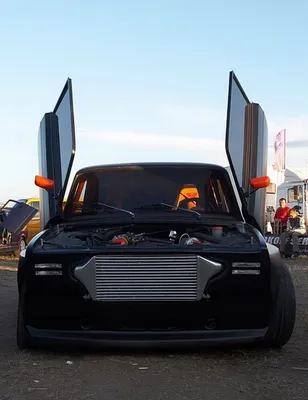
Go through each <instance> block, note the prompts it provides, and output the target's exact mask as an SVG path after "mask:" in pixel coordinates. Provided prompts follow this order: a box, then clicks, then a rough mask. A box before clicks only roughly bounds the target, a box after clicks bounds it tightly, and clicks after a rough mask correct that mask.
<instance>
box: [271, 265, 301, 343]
mask: <svg viewBox="0 0 308 400" xmlns="http://www.w3.org/2000/svg"><path fill="white" fill-rule="evenodd" d="M277 278H278V279H279V284H278V293H277V297H276V301H275V302H274V306H273V310H272V313H271V318H270V323H269V327H268V331H267V334H266V336H265V342H266V343H267V344H268V345H270V346H271V347H273V348H280V347H283V346H284V345H285V344H287V343H288V341H289V340H290V338H291V336H292V333H293V330H294V325H295V320H296V297H295V288H294V285H293V281H292V277H291V274H290V271H289V270H288V268H287V267H286V265H285V264H284V263H282V265H281V269H280V270H279V274H278V276H277Z"/></svg>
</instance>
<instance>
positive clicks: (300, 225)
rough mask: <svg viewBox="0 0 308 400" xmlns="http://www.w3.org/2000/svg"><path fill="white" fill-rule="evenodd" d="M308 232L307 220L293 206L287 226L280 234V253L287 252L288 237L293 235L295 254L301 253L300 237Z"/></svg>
mask: <svg viewBox="0 0 308 400" xmlns="http://www.w3.org/2000/svg"><path fill="white" fill-rule="evenodd" d="M305 233H306V226H305V220H304V218H303V217H301V216H300V215H299V214H298V212H297V211H296V210H295V209H294V208H291V209H290V211H289V215H288V220H287V227H286V230H285V231H284V232H282V234H281V235H280V253H281V254H282V255H284V254H285V247H286V241H287V238H288V237H290V236H291V237H292V242H293V254H294V256H296V255H298V254H299V243H298V237H299V236H300V235H304V234H305Z"/></svg>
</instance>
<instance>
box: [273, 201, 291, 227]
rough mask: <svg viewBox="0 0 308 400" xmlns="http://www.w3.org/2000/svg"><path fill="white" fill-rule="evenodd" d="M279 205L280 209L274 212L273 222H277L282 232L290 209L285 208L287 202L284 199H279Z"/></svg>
mask: <svg viewBox="0 0 308 400" xmlns="http://www.w3.org/2000/svg"><path fill="white" fill-rule="evenodd" d="M279 205H280V207H278V208H277V210H276V212H275V216H274V220H275V221H276V220H279V221H280V223H281V225H282V228H283V230H284V229H285V228H286V226H287V222H288V213H289V211H290V209H291V208H290V207H289V206H287V201H286V199H285V198H284V197H282V198H281V199H279Z"/></svg>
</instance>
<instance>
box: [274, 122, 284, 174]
mask: <svg viewBox="0 0 308 400" xmlns="http://www.w3.org/2000/svg"><path fill="white" fill-rule="evenodd" d="M274 148H275V163H274V165H273V167H274V169H275V170H278V171H281V170H284V169H285V168H286V130H285V129H283V130H281V131H280V132H278V133H277V135H276V137H275V143H274Z"/></svg>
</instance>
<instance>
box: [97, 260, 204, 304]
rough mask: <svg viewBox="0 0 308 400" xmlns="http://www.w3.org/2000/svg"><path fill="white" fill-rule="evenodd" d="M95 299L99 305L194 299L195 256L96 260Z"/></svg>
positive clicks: (196, 275) (196, 281) (196, 280)
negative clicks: (99, 302)
mask: <svg viewBox="0 0 308 400" xmlns="http://www.w3.org/2000/svg"><path fill="white" fill-rule="evenodd" d="M95 274H96V296H97V300H101V301H121V300H122V301H153V300H154V301H155V300H157V301H159V300H164V301H166V300H170V301H172V300H174V301H179V300H181V301H183V300H186V301H191V300H196V299H197V291H198V273H197V257H196V256H195V255H164V256H155V255H154V256H153V255H152V256H148V255H146V256H145V255H141V256H130V255H129V256H127V255H117V256H98V257H96V258H95Z"/></svg>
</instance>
